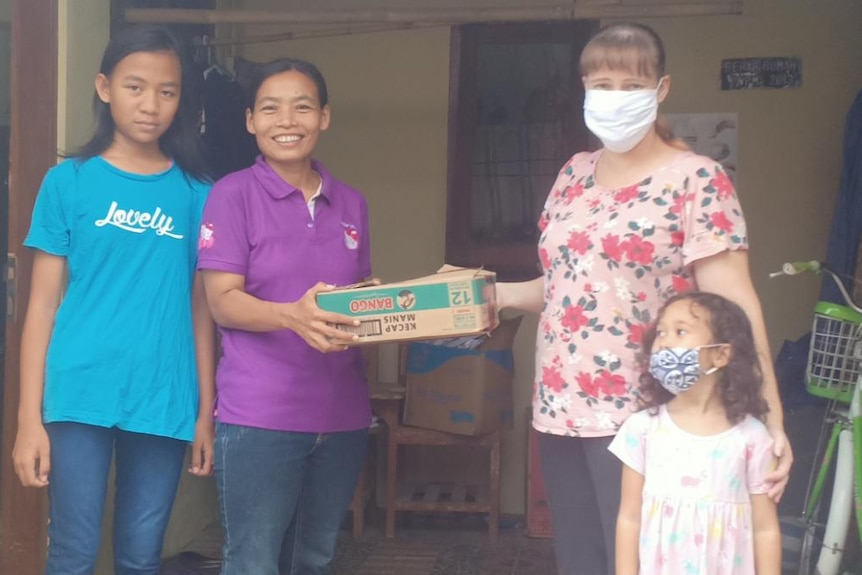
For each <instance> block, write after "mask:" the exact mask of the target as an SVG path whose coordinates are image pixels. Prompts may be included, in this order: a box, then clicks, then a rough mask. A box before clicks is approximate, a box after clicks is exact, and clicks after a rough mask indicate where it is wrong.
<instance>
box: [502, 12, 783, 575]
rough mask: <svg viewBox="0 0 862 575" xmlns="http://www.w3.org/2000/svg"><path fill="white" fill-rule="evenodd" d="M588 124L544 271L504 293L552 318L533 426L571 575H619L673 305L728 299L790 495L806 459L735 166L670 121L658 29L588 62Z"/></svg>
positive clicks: (558, 187)
mask: <svg viewBox="0 0 862 575" xmlns="http://www.w3.org/2000/svg"><path fill="white" fill-rule="evenodd" d="M581 71H582V74H583V81H584V86H585V88H586V97H585V101H584V119H585V122H586V125H587V127H588V128H589V129H590V131H591V132H593V134H595V135H596V136H597V137H598V138H599V139H600V140H601V141H602V143H603V145H604V147H603V148H602V149H601V150H599V151H597V152H585V153H579V154H576V155H575V156H574V157H572V159H571V160H569V162H568V163H567V164H566V165H565V166H563V168H562V170H561V171H560V174H559V176H558V177H557V180H556V182H555V183H554V186H553V188H552V189H551V192H550V195H549V196H548V199H547V201H546V203H545V209H544V211H543V213H542V215H541V218H540V220H539V227H540V229H541V232H542V233H541V237H540V239H539V246H538V248H539V256H540V259H541V263H542V268H543V270H544V274H543V275H542V277H539V278H537V279H535V280H533V281H529V282H523V283H501V284H498V294H497V297H498V300H499V305H500V307H512V308H518V309H522V310H526V311H535V312H541V318H540V323H539V331H538V335H537V344H536V348H537V350H536V384H535V393H534V398H533V426H534V427H535V429H537V430H538V431H540V432H541V436H540V437H541V439H540V449H541V457H542V471H543V475H544V479H545V483H546V485H547V488H548V494H549V499H550V506H551V514H552V520H553V527H554V534H555V538H556V545H555V547H556V556H557V565H558V568H559V572H560V573H561V574H564V575H571V574H581V573H583V574H585V575H600V574H602V573H609V574H611V573H613V569H614V529H615V522H616V513H617V508H618V506H619V497H620V475H621V469H620V464H619V462H618V461H615V458H614V456H613V455H612V454H611V453H610V452H608V450H607V447H608V445H609V444H610V442H611V439H612V438H613V436H614V434H615V433H616V431H617V429H619V427H620V424H622V422H623V421H624V420H625V419H626V418H627V417H628V416H629V414H630V413H632V411H633V410H634V409H635V407H636V406H635V404H636V396H635V391H636V390H635V385H636V382H637V381H638V375H639V374H638V373H637V363H636V354H637V352H638V349H639V348H640V344H641V337H642V334H643V331H644V329H645V328H646V326H647V325H648V324H649V323H650V322H652V321H653V319H654V315H655V313H656V311H657V310H658V309H659V307H660V306H661V304H662V302H664V301H665V300H666V299H668V298H669V297H670V296H672V295H674V294H676V293H679V292H684V291H688V290H690V289H693V288H694V287H697V288H698V289H700V290H702V291H710V292H714V293H717V294H720V295H723V296H725V297H727V298H728V299H731V300H733V301H735V302H736V303H738V304H739V305H740V306H741V307H742V308H743V309H744V310H745V311H746V312H747V314H748V316H749V318H750V319H751V322H752V324H753V327H754V334H755V340H756V342H757V346H758V352H759V354H760V357H761V363H762V369H763V372H764V376H765V382H766V385H765V387H764V396H765V399H766V400H767V402H768V404H769V408H770V412H769V416H768V427H769V430H770V433H771V435H772V436H773V439H774V440H775V454H776V455H777V456H778V457H779V458H780V460H779V461H780V462H779V467H778V469H777V470H776V471H775V472H774V473H773V474H772V475H771V476H770V477H769V478H768V479H769V480H771V481H772V482H773V483H772V488H771V490H770V495H771V496H772V497H773V498H774V499H775V500H778V499H779V498H780V496H781V493H782V492H783V490H784V487H785V485H786V483H787V478H788V474H789V470H790V466H791V463H792V459H793V456H792V452H791V449H790V445H789V443H788V442H787V438H786V436H785V434H784V425H783V415H782V408H781V401H780V398H779V395H778V387H777V384H776V380H775V376H774V373H773V370H772V366H771V354H770V351H769V344H768V341H767V337H766V329H765V326H764V322H763V315H762V312H761V307H760V302H759V300H758V298H757V294H756V293H755V290H754V287H753V285H752V282H751V277H750V275H749V270H748V252H747V249H748V236H747V234H746V229H745V220H744V218H743V214H742V209H741V208H740V205H739V200H738V199H737V196H736V192H735V191H734V188H733V184H732V183H731V181H730V179H729V178H728V176H727V174H726V173H725V171H724V170H723V169H722V167H721V166H720V165H719V164H717V163H716V162H714V161H712V160H711V159H709V158H706V157H703V156H698V155H696V154H694V153H692V152H691V151H689V150H688V149H687V148H686V147H685V146H684V145H683V144H681V143H680V142H678V141H676V140H674V139H673V136H672V134H671V133H670V131H669V130H668V129H666V128H665V127H664V126H663V125H662V123H661V122H657V121H656V118H657V109H658V104H659V102H661V101H663V100H664V99H665V98H666V97H667V95H668V92H669V90H670V87H671V79H670V76H667V75H665V72H664V49H663V47H662V43H661V40H660V39H659V38H658V36H657V35H656V34H655V32H653V31H652V30H651V29H649V28H647V27H645V26H641V25H638V24H613V25H611V26H608V27H606V28H604V29H603V30H602V31H600V32H599V33H598V34H597V35H596V36H595V37H594V38H593V39H592V40H591V41H590V42H589V43H588V44H587V46H586V47H585V49H584V51H583V53H582V54H581Z"/></svg>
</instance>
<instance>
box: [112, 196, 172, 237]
mask: <svg viewBox="0 0 862 575" xmlns="http://www.w3.org/2000/svg"><path fill="white" fill-rule="evenodd" d="M96 226H97V227H100V228H101V227H104V226H114V227H116V228H120V229H121V230H126V231H127V232H132V233H135V234H142V233H144V232H145V231H147V230H148V229H149V230H155V231H156V235H158V236H168V237H171V238H175V239H178V240H181V239H183V236H182V234H172V233H171V232H172V231H173V230H174V219H173V218H172V217H171V216H169V215H167V214H164V213H162V208H160V207H156V209H155V211H153V212H152V213H151V212H144V211H139V210H120V209H117V202H116V201H113V202H111V206H110V207H109V208H108V214H107V215H106V216H105V217H104V218H102V219H101V220H96Z"/></svg>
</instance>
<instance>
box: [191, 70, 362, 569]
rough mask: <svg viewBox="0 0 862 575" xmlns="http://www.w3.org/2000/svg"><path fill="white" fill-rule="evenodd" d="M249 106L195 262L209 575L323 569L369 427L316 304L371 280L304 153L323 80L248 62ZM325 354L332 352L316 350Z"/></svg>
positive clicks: (352, 228)
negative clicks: (214, 570) (211, 357)
mask: <svg viewBox="0 0 862 575" xmlns="http://www.w3.org/2000/svg"><path fill="white" fill-rule="evenodd" d="M251 88H252V91H251V96H252V100H251V101H250V102H249V107H248V110H247V111H246V124H247V127H248V131H249V132H251V133H252V134H254V135H255V137H256V138H257V145H258V148H259V149H260V152H261V155H260V156H259V157H258V158H257V162H256V163H255V164H254V165H253V166H252V167H250V168H248V169H245V170H242V171H239V172H236V173H234V174H230V175H228V176H226V177H225V178H223V179H222V180H220V181H219V182H218V183H216V185H215V186H214V187H213V189H212V192H211V193H210V196H209V199H208V201H207V204H206V207H205V209H204V216H203V223H202V225H201V230H200V232H201V233H200V241H199V247H200V256H199V259H198V267H199V268H200V269H201V270H203V277H204V285H205V287H206V294H207V299H208V301H209V305H210V308H211V310H212V313H213V317H214V318H215V320H216V322H217V323H218V324H219V328H220V331H221V334H222V342H223V347H224V357H223V358H222V360H221V363H220V365H219V369H218V375H217V386H218V414H217V421H218V423H217V429H216V445H215V474H216V482H217V485H218V490H219V500H220V505H221V516H222V523H223V525H224V528H225V534H226V537H225V546H224V565H223V567H222V571H221V573H222V575H249V574H251V573H254V574H255V575H278V574H279V573H282V574H285V573H293V574H302V575H313V574H323V573H329V563H330V562H331V560H332V556H333V554H334V551H335V540H336V536H337V534H338V529H339V526H340V524H341V521H342V519H343V517H344V513H345V511H346V510H347V507H348V505H349V503H350V499H351V495H352V493H353V489H354V487H355V485H356V479H357V477H358V474H359V470H360V468H361V466H362V462H363V460H364V458H365V448H366V439H367V430H368V426H369V423H370V420H371V410H370V407H369V400H368V390H367V384H366V381H365V376H364V365H363V359H362V355H361V353H360V351H359V350H358V349H356V348H347V346H346V345H345V343H346V342H347V341H349V340H351V339H353V336H351V335H350V334H348V333H346V332H345V331H341V330H339V329H336V328H335V327H332V324H336V325H338V324H341V325H347V324H352V323H353V321H352V320H351V319H350V318H347V317H345V316H341V315H337V314H331V313H328V312H324V311H322V310H320V309H319V308H318V307H317V305H316V303H315V295H316V294H317V293H319V292H321V291H325V290H328V289H331V286H334V285H346V284H351V283H354V282H357V281H359V280H362V279H365V278H368V277H369V276H370V275H371V260H370V249H369V241H368V208H367V206H366V203H365V199H364V198H363V197H362V195H361V194H360V193H359V192H357V191H356V190H354V189H353V188H351V187H349V186H347V185H345V184H343V183H341V182H339V181H338V180H336V179H335V178H333V177H332V176H331V175H330V174H329V172H327V171H326V169H325V168H324V167H323V165H322V164H320V163H319V162H317V161H315V160H313V159H312V154H313V152H314V148H315V145H316V144H317V140H318V137H319V136H320V132H322V131H323V130H326V129H327V128H328V127H329V106H328V104H327V93H326V84H325V82H324V80H323V76H322V75H321V74H320V72H319V71H318V69H317V68H316V67H315V66H314V65H312V64H309V63H308V62H303V61H300V60H290V59H283V60H276V61H273V62H270V63H268V64H265V65H263V66H261V67H260V68H259V70H258V73H257V77H256V78H255V81H254V82H253V84H252V86H251ZM327 352H337V353H327Z"/></svg>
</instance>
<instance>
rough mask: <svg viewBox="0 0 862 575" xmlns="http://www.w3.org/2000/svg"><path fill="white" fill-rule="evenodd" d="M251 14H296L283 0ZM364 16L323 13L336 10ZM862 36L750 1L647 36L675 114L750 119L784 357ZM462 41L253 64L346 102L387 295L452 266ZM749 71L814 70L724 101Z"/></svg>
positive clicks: (350, 176)
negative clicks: (450, 182) (306, 71)
mask: <svg viewBox="0 0 862 575" xmlns="http://www.w3.org/2000/svg"><path fill="white" fill-rule="evenodd" d="M513 3H514V4H517V3H518V2H513ZM529 3H530V2H526V1H523V2H521V4H523V5H526V4H529ZM237 4H244V5H245V6H246V7H250V8H277V7H281V6H283V4H282V3H280V2H277V1H276V0H246V1H245V2H244V3H242V2H237ZM357 4H358V3H357V2H356V1H355V0H354V1H351V0H328V1H323V0H322V1H321V3H319V5H320V6H321V7H335V8H337V7H344V6H357ZM456 4H459V5H463V4H464V2H457V3H456ZM536 4H539V3H538V2H537V3H536ZM368 5H370V3H368ZM377 5H378V4H375V6H377ZM386 5H389V6H395V5H399V3H398V2H389V3H386ZM400 5H407V4H404V3H400ZM859 22H862V6H860V5H859V4H858V3H857V2H855V1H853V0H827V1H823V2H812V1H811V0H749V1H747V2H746V3H745V14H744V15H742V16H732V17H705V18H676V19H670V18H668V19H659V20H648V21H647V23H649V24H651V25H652V26H654V27H655V28H656V29H657V30H658V32H659V33H660V34H661V35H662V37H663V38H664V40H665V42H666V48H667V52H668V66H669V72H670V73H671V74H672V75H673V77H674V84H673V92H672V95H671V97H670V98H669V100H668V101H667V103H666V105H665V107H664V111H666V112H737V113H738V114H739V121H740V128H739V165H740V169H739V180H738V181H739V194H740V196H741V198H742V202H743V207H744V208H745V211H746V215H747V217H748V221H749V226H750V229H751V240H752V244H753V247H752V251H751V259H752V273H753V276H754V280H755V283H756V285H757V288H758V290H759V292H760V295H761V299H762V300H763V306H764V310H765V314H766V319H767V324H768V327H769V330H770V336H771V341H772V345H773V351H774V352H776V351H777V348H778V346H779V345H780V343H781V341H783V340H784V339H786V338H796V337H798V336H799V335H800V334H802V333H804V332H805V331H806V330H807V328H808V324H809V321H810V316H809V313H808V311H807V310H808V309H809V308H810V306H811V304H812V303H813V302H814V300H815V298H816V293H817V283H816V281H815V280H814V279H813V278H798V279H793V280H791V279H788V278H785V279H780V280H772V281H768V280H767V279H766V277H767V273H768V272H769V271H771V270H773V269H775V268H777V267H778V266H779V265H780V264H781V263H782V262H784V261H785V260H792V259H803V258H817V257H820V256H822V255H823V252H824V249H825V244H826V238H827V235H828V229H829V222H830V218H831V213H832V207H833V201H834V197H835V193H836V189H837V186H838V173H839V170H840V167H841V156H840V152H841V139H842V130H843V122H844V116H845V114H846V112H847V109H848V106H849V104H850V102H851V101H852V98H853V97H854V95H855V94H856V92H857V91H858V90H859V89H860V88H862V47H860V44H859V42H858V34H859V29H860V25H859ZM276 31H278V29H277V28H275V27H272V26H247V27H245V29H242V28H240V29H239V30H238V33H239V34H240V35H252V34H266V33H271V32H276ZM448 41H449V32H448V30H447V29H446V28H433V29H425V30H420V31H408V32H388V33H378V34H366V35H355V36H346V37H337V38H326V39H314V40H298V41H292V42H284V43H274V44H257V45H246V46H243V47H242V48H241V49H240V54H241V55H243V56H245V57H248V58H250V59H254V60H266V59H270V58H274V57H278V56H287V55H290V56H299V57H304V58H308V59H310V60H312V61H314V62H315V63H317V64H318V65H319V66H320V68H321V69H322V70H323V72H324V74H325V75H326V77H327V81H328V82H329V84H330V86H331V100H332V102H331V103H332V109H333V123H332V128H331V129H330V133H329V134H327V135H326V136H325V138H324V139H323V141H322V144H321V148H320V153H319V156H320V158H321V159H323V160H324V161H325V162H326V163H327V164H328V165H329V166H330V168H331V169H332V170H333V172H334V173H335V174H336V175H338V176H339V177H341V178H343V179H345V180H347V181H348V182H350V183H352V184H354V185H356V186H357V187H358V188H360V189H361V190H363V191H364V192H365V194H366V196H367V198H368V201H369V204H370V207H371V217H372V230H373V239H374V250H373V260H374V270H375V273H376V274H378V275H379V276H381V277H383V278H385V279H398V278H405V277H409V276H411V275H416V274H423V273H427V272H429V271H430V270H433V269H434V268H435V266H437V265H439V264H440V263H441V262H442V258H443V254H444V241H445V238H444V226H445V203H446V138H447V132H446V123H447V98H448V68H449V44H448ZM745 56H799V57H801V58H802V66H803V85H802V87H801V88H798V89H793V90H787V91H777V90H749V91H737V92H722V91H720V90H719V84H718V77H719V76H718V74H719V66H720V62H721V60H722V59H723V58H732V57H745ZM573 152H574V150H573ZM535 325H536V324H535V321H530V322H527V323H525V324H523V326H522V328H521V331H520V333H519V338H518V342H517V346H516V347H517V349H516V361H517V374H516V380H517V381H516V387H517V401H518V409H516V414H517V416H518V420H517V424H516V428H515V429H514V430H513V431H512V432H511V433H508V434H507V435H506V437H505V453H504V473H505V478H504V484H503V509H504V511H506V512H515V513H517V512H521V511H523V509H524V500H523V493H524V481H525V479H524V478H525V475H524V470H525V449H524V441H523V438H524V434H525V421H524V420H523V416H522V413H523V408H524V407H525V406H526V405H528V402H529V399H530V394H531V379H532V372H533V367H532V354H533V353H532V352H533V336H534V333H535ZM382 370H383V373H384V375H386V374H391V373H392V367H391V354H390V353H389V352H384V353H383V365H382Z"/></svg>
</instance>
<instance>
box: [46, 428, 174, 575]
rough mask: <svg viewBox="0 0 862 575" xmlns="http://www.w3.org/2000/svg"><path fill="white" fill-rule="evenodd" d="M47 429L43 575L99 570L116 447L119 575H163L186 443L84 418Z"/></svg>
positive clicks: (76, 574) (116, 559) (116, 563)
mask: <svg viewBox="0 0 862 575" xmlns="http://www.w3.org/2000/svg"><path fill="white" fill-rule="evenodd" d="M45 429H46V430H47V431H48V437H49V438H50V440H51V472H50V476H49V478H48V479H49V481H50V483H49V484H48V496H49V499H50V505H49V510H48V513H49V519H50V523H49V525H48V538H49V541H50V543H49V545H48V561H47V566H46V568H45V573H46V575H91V574H92V573H93V572H94V570H95V567H96V559H97V557H98V554H99V545H100V543H101V534H102V515H103V512H104V509H105V496H106V492H107V486H108V474H109V471H110V468H111V459H112V457H113V456H114V453H115V452H116V458H117V459H116V464H115V468H116V469H115V472H116V475H115V486H116V495H115V499H114V570H115V573H116V575H158V573H159V567H160V565H161V555H162V540H163V539H164V535H165V529H167V526H168V520H169V519H170V516H171V507H172V506H173V503H174V495H175V494H176V491H177V484H178V482H179V479H180V473H181V472H182V468H183V462H184V459H185V453H186V445H187V444H186V442H184V441H179V440H177V439H170V438H167V437H158V436H155V435H147V434H144V433H132V432H129V431H122V430H120V429H117V428H107V427H98V426H95V425H85V424H82V423H65V422H64V423H49V424H47V425H45Z"/></svg>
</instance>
